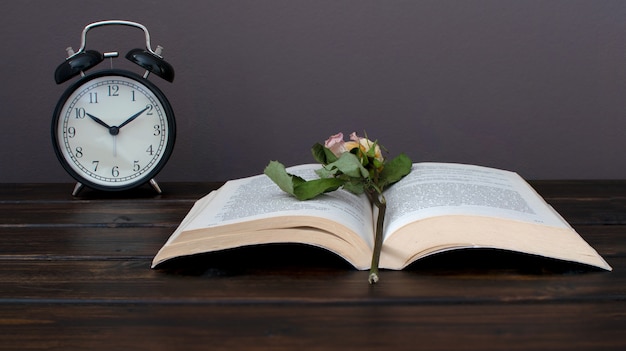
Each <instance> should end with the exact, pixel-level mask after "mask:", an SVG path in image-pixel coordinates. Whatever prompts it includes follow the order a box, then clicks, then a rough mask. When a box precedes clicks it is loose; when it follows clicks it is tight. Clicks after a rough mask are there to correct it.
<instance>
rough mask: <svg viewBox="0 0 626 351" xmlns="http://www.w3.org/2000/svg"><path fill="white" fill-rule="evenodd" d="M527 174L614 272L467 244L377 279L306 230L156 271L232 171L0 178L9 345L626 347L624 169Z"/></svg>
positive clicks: (2, 299)
mask: <svg viewBox="0 0 626 351" xmlns="http://www.w3.org/2000/svg"><path fill="white" fill-rule="evenodd" d="M531 183H532V184H533V185H534V186H535V187H536V189H537V190H538V191H539V192H540V193H541V194H542V195H544V196H545V197H546V200H547V201H548V202H549V203H551V204H552V205H553V206H554V207H555V208H556V209H557V210H558V211H559V212H561V214H563V216H564V217H565V218H566V219H567V220H568V221H570V222H571V223H572V224H573V225H574V227H575V228H576V229H577V231H578V232H579V233H580V234H581V235H582V236H583V237H584V238H585V239H586V240H587V241H588V242H589V243H590V244H591V245H592V246H593V247H595V248H596V249H597V250H598V252H599V253H600V254H601V255H603V256H604V257H605V258H606V259H607V261H609V263H610V264H611V265H612V266H613V267H614V271H613V272H604V271H597V270H593V269H589V268H588V267H582V266H578V265H572V264H565V263H562V262H556V261H552V260H548V259H540V258H536V257H529V256H526V255H519V254H513V253H507V252H497V251H491V250H466V251H460V252H453V253H446V254H441V255H436V256H433V257H430V258H427V259H425V260H423V261H420V262H418V263H416V264H414V265H412V266H411V267H410V268H409V269H407V270H405V271H400V272H392V271H383V272H382V277H381V278H382V280H381V283H380V284H377V285H375V286H370V285H369V284H367V273H366V272H360V271H356V270H354V269H352V268H351V267H349V266H348V265H347V263H345V262H344V261H343V260H341V259H340V258H338V257H336V256H334V255H333V254H331V253H328V252H326V251H323V250H321V249H314V248H310V247H304V246H300V245H270V246H265V247H255V248H241V249H236V250H229V251H225V252H219V253H215V254H210V255H199V256H195V257H191V258H186V259H181V260H178V261H174V262H173V263H172V264H170V265H167V266H165V267H163V269H159V270H152V269H150V268H149V265H150V261H151V259H152V257H153V255H154V254H155V253H156V251H157V250H158V248H160V246H161V245H162V244H163V243H164V242H165V240H166V239H167V237H169V235H170V234H171V232H172V231H173V230H174V228H175V227H176V226H177V225H178V223H179V222H180V220H181V219H182V217H183V216H184V215H185V214H186V213H187V211H188V210H189V208H190V207H191V206H192V204H193V202H194V201H195V200H197V199H198V198H199V197H201V196H202V195H204V194H206V193H208V192H209V191H210V190H211V189H214V188H216V187H218V186H219V185H220V183H198V184H196V183H184V184H161V185H162V187H163V188H164V190H165V193H164V194H163V195H156V194H154V193H153V192H152V189H150V188H148V187H144V188H142V189H138V190H136V191H132V192H123V193H113V194H103V193H100V192H95V191H91V190H89V189H87V190H86V191H84V192H82V193H81V194H80V196H79V197H76V198H75V197H72V196H71V195H70V192H71V188H72V185H59V184H57V185H50V184H26V185H11V184H0V349H7V350H14V349H59V350H67V349H107V350H111V349H133V350H142V349H176V348H180V347H182V346H184V348H185V349H187V350H193V349H207V347H209V348H210V349H227V348H228V349H272V350H281V349H289V350H292V349H297V348H302V347H306V348H307V349H323V350H327V349H374V348H375V349H381V348H388V349H415V348H418V347H419V348H421V349H432V350H448V349H456V350H501V349H510V350H514V349H523V350H532V349H536V350H546V349H552V350H591V349H615V350H623V349H626V336H625V335H624V332H623V331H624V330H626V290H625V289H624V287H625V286H626V268H625V267H626V240H625V236H626V216H625V215H624V213H626V181H533V182H531ZM375 332H378V333H379V335H380V336H381V337H380V338H379V337H378V336H379V335H376V333H375Z"/></svg>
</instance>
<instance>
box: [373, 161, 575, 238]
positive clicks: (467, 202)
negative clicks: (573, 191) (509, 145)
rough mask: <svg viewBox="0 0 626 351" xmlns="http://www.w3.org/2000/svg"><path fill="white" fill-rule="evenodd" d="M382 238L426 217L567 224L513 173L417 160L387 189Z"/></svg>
mask: <svg viewBox="0 0 626 351" xmlns="http://www.w3.org/2000/svg"><path fill="white" fill-rule="evenodd" d="M385 197H386V199H387V213H386V218H385V233H386V234H385V238H387V237H388V234H387V233H393V232H394V231H395V230H397V229H398V228H400V227H402V226H404V225H406V224H408V223H411V222H414V221H418V220H420V219H424V218H427V217H434V216H440V215H471V216H489V217H499V218H505V219H511V220H517V221H524V222H530V223H536V224H543V225H548V226H555V227H565V228H569V225H568V224H567V223H566V222H565V221H564V220H563V219H562V218H561V217H560V216H559V215H558V214H556V212H555V211H554V210H553V209H552V208H551V207H550V206H549V205H548V204H547V203H546V202H545V201H544V200H543V199H542V198H541V197H540V196H539V195H538V194H537V193H536V192H535V191H534V190H533V189H532V187H530V186H529V185H528V183H527V182H526V181H524V180H523V179H522V178H521V177H520V176H519V175H517V173H514V172H509V171H503V170H498V169H493V168H487V167H480V166H473V165H462V164H453V163H417V164H414V165H413V168H412V171H411V173H409V174H408V175H407V176H406V177H405V178H404V179H402V181H400V182H399V183H397V184H395V185H393V186H392V187H391V188H389V189H388V190H387V191H386V192H385Z"/></svg>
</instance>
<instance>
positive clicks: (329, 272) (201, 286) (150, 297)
mask: <svg viewBox="0 0 626 351" xmlns="http://www.w3.org/2000/svg"><path fill="white" fill-rule="evenodd" d="M256 251H257V252H258V250H256ZM266 252H267V251H266ZM301 252H302V251H296V254H300V253H301ZM267 253H271V252H267ZM241 254H242V255H246V253H245V251H243V252H241ZM451 257H455V256H451ZM256 258H257V259H258V258H259V257H256ZM472 258H474V259H476V258H478V257H477V256H472V255H466V256H463V260H458V261H454V262H450V261H449V260H447V261H446V262H432V261H430V262H426V263H423V264H418V265H416V266H414V267H411V268H410V269H408V270H405V271H399V272H398V271H383V272H382V274H381V283H380V284H377V285H375V286H370V285H369V284H368V283H367V272H365V271H356V270H354V269H350V268H349V267H347V266H341V265H339V264H338V263H337V265H332V264H331V263H329V262H332V259H331V260H330V261H329V260H326V261H320V262H319V263H314V262H303V261H301V262H295V263H292V262H293V260H289V261H285V262H283V263H282V264H281V263H280V262H279V261H278V260H276V261H273V262H254V261H248V262H241V261H237V262H229V260H235V259H233V258H232V257H227V256H224V255H221V256H218V257H214V258H213V260H214V261H212V262H208V264H207V262H206V261H205V262H203V263H202V264H197V265H195V266H193V267H191V268H189V267H188V268H187V269H181V267H177V268H176V269H170V270H151V269H150V268H149V264H150V259H144V260H133V261H129V260H124V259H121V260H103V261H95V260H87V261H81V260H65V261H62V260H52V261H47V262H46V261H23V260H17V261H11V260H5V261H3V262H2V264H1V265H0V281H2V284H1V285H0V303H5V304H6V303H26V302H38V301H47V302H50V303H52V302H55V301H56V302H64V301H65V302H80V301H100V302H105V301H135V302H137V303H140V302H187V303H192V302H200V303H230V302H233V301H239V302H242V303H243V302H247V303H266V302H278V301H299V302H301V303H306V302H333V303H337V302H342V303H357V302H358V303H362V302H367V303H370V304H378V303H382V304H385V303H387V302H389V301H396V302H397V303H423V304H428V303H498V302H509V301H519V302H537V301H542V302H546V301H555V302H565V301H570V302H571V301H591V300H594V301H626V290H625V289H624V287H625V286H626V270H623V269H620V270H616V271H614V272H610V273H609V272H604V271H601V272H600V271H595V270H584V269H581V268H580V267H578V268H576V269H572V266H570V265H557V264H554V263H547V262H543V261H540V260H539V261H538V260H537V259H526V260H527V262H525V263H523V264H520V263H519V259H522V260H523V259H524V258H523V257H518V256H510V257H509V258H508V261H502V260H501V261H500V262H498V261H497V260H493V256H489V255H488V256H487V257H486V259H485V260H484V262H478V263H477V262H476V261H475V260H472ZM505 259H507V258H505ZM440 261H443V260H440ZM612 261H613V263H614V264H615V265H616V266H617V267H624V266H626V258H616V259H613V260H612ZM196 262H197V261H196ZM489 262H491V267H488V266H487V265H488V264H489Z"/></svg>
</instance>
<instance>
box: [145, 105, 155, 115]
mask: <svg viewBox="0 0 626 351" xmlns="http://www.w3.org/2000/svg"><path fill="white" fill-rule="evenodd" d="M146 107H147V108H148V112H146V114H147V115H148V116H152V109H154V106H152V105H146Z"/></svg>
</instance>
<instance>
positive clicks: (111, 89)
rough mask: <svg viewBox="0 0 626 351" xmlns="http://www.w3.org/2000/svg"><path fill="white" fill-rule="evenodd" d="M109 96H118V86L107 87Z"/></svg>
mask: <svg viewBox="0 0 626 351" xmlns="http://www.w3.org/2000/svg"><path fill="white" fill-rule="evenodd" d="M109 96H120V87H119V85H109Z"/></svg>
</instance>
